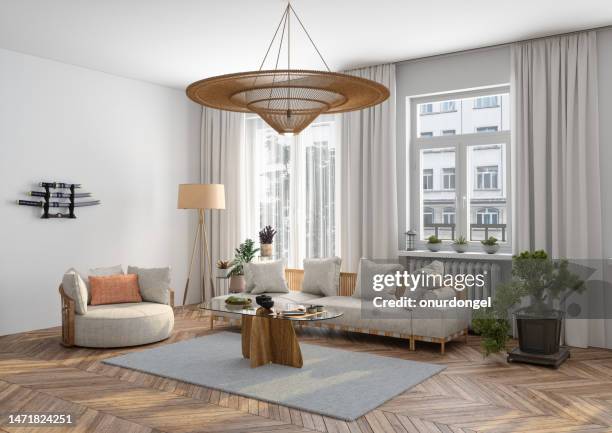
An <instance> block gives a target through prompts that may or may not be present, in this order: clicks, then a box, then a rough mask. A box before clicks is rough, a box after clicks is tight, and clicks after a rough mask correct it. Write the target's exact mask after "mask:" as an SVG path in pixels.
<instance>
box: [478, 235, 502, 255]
mask: <svg viewBox="0 0 612 433" xmlns="http://www.w3.org/2000/svg"><path fill="white" fill-rule="evenodd" d="M480 243H481V244H482V249H483V250H484V251H485V253H487V254H495V253H496V252H497V251H499V244H498V243H497V238H496V237H493V236H490V237H489V239H485V240H484V241H480Z"/></svg>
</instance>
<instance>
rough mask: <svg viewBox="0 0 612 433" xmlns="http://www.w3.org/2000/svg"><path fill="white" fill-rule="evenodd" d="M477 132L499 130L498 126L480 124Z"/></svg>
mask: <svg viewBox="0 0 612 433" xmlns="http://www.w3.org/2000/svg"><path fill="white" fill-rule="evenodd" d="M476 132H497V126H479V127H478V128H476Z"/></svg>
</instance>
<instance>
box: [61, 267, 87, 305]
mask: <svg viewBox="0 0 612 433" xmlns="http://www.w3.org/2000/svg"><path fill="white" fill-rule="evenodd" d="M62 288H63V289H64V293H65V294H66V295H68V297H69V298H71V299H72V300H73V301H74V311H75V313H76V314H85V313H87V300H88V296H89V294H88V290H87V285H86V284H85V281H84V280H83V278H81V275H80V274H79V273H78V272H77V270H76V269H74V268H70V269H68V270H67V271H66V273H65V274H64V277H63V278H62Z"/></svg>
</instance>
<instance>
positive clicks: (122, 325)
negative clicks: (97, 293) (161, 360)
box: [74, 302, 174, 347]
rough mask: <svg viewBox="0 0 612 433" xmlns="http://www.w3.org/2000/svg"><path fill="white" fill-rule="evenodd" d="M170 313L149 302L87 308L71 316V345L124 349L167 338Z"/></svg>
mask: <svg viewBox="0 0 612 433" xmlns="http://www.w3.org/2000/svg"><path fill="white" fill-rule="evenodd" d="M173 328H174V313H173V311H172V308H171V307H170V306H168V305H163V304H157V303H152V302H139V303H127V304H114V305H113V304H110V305H95V306H90V307H89V309H88V311H87V314H85V315H82V316H81V315H77V316H75V326H74V329H75V335H74V338H75V344H76V345H77V346H84V347H124V346H137V345H141V344H148V343H153V342H155V341H160V340H164V339H166V338H168V337H169V336H170V334H171V333H172V330H173Z"/></svg>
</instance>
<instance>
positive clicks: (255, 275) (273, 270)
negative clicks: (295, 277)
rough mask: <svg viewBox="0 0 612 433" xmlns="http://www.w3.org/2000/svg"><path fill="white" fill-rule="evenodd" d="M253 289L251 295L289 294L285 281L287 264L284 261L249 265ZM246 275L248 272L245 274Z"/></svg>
mask: <svg viewBox="0 0 612 433" xmlns="http://www.w3.org/2000/svg"><path fill="white" fill-rule="evenodd" d="M248 270H249V272H250V275H251V278H252V280H251V281H252V282H253V289H252V290H251V293H252V294H253V295H258V294H260V293H289V289H288V288H287V282H286V281H285V263H284V261H283V260H270V261H265V262H255V263H253V262H251V263H248ZM245 273H246V272H245Z"/></svg>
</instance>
